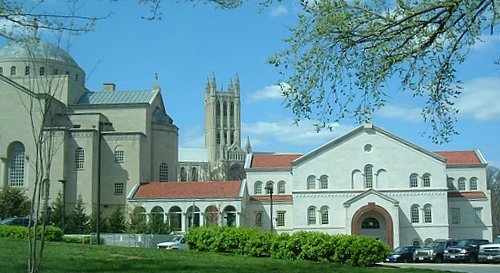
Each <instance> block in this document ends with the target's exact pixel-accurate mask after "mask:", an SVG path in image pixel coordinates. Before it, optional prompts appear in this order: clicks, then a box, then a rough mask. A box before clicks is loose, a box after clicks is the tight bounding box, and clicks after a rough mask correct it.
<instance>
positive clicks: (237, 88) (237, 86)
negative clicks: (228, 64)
mask: <svg viewBox="0 0 500 273" xmlns="http://www.w3.org/2000/svg"><path fill="white" fill-rule="evenodd" d="M235 80H236V82H235V84H234V89H233V90H234V91H233V92H234V93H235V94H237V95H239V94H240V77H239V76H238V73H236V79H235Z"/></svg>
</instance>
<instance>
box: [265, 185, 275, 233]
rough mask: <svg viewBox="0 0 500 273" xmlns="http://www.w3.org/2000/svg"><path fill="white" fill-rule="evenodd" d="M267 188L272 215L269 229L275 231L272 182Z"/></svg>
mask: <svg viewBox="0 0 500 273" xmlns="http://www.w3.org/2000/svg"><path fill="white" fill-rule="evenodd" d="M265 189H266V190H267V193H269V198H270V213H269V214H270V216H271V220H270V225H269V226H270V228H269V230H270V231H271V232H273V190H274V189H273V185H272V184H269V185H267V186H266V188H265Z"/></svg>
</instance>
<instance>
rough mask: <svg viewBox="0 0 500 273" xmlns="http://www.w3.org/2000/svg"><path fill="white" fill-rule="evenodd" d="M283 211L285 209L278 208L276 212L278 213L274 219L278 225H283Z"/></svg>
mask: <svg viewBox="0 0 500 273" xmlns="http://www.w3.org/2000/svg"><path fill="white" fill-rule="evenodd" d="M285 213H286V211H284V210H278V212H277V214H278V215H277V219H276V221H277V223H276V225H277V226H278V227H284V226H285Z"/></svg>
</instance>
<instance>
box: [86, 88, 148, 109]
mask: <svg viewBox="0 0 500 273" xmlns="http://www.w3.org/2000/svg"><path fill="white" fill-rule="evenodd" d="M157 93H158V91H154V90H143V91H112V92H104V91H102V92H86V93H85V94H83V96H82V97H81V98H80V100H79V101H78V104H79V105H91V104H93V105H96V104H134V103H150V102H151V101H152V100H153V98H154V97H155V96H156V94H157Z"/></svg>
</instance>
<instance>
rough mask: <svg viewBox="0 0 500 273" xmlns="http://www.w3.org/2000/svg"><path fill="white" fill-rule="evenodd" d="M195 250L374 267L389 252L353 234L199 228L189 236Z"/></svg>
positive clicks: (383, 246)
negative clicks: (285, 232) (276, 232)
mask: <svg viewBox="0 0 500 273" xmlns="http://www.w3.org/2000/svg"><path fill="white" fill-rule="evenodd" d="M186 241H187V243H188V244H189V248H190V249H192V250H195V251H205V252H224V253H234V254H240V255H249V256H268V257H273V258H277V259H288V260H311V261H323V262H334V263H340V264H349V265H353V266H371V265H373V264H375V263H378V262H381V261H383V260H384V258H385V257H386V256H387V254H388V253H389V249H388V247H387V246H385V245H384V244H383V243H382V242H380V241H378V240H376V239H373V238H369V237H365V236H353V235H328V234H325V233H320V232H297V233H294V234H292V235H289V234H280V235H278V234H271V233H268V232H263V231H259V230H256V229H243V228H232V227H198V228H194V229H191V230H190V231H189V232H188V234H187V235H186Z"/></svg>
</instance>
